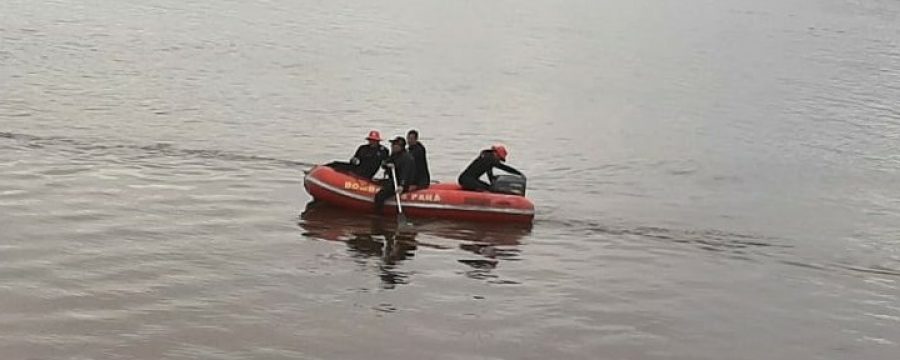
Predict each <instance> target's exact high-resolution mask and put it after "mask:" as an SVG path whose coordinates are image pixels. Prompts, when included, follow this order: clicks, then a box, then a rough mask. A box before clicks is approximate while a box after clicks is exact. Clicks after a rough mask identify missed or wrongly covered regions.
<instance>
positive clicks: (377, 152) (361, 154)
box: [327, 130, 388, 179]
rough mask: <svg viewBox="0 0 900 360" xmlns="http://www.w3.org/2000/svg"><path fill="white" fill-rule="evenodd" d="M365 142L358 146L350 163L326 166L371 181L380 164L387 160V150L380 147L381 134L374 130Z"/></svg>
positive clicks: (333, 163) (334, 163) (337, 162)
mask: <svg viewBox="0 0 900 360" xmlns="http://www.w3.org/2000/svg"><path fill="white" fill-rule="evenodd" d="M366 140H367V141H368V142H369V143H368V144H363V145H360V146H359V148H357V149H356V153H355V154H353V158H352V159H350V162H341V161H335V162H332V163H330V164H328V165H327V166H328V167H331V168H333V169H335V170H337V171H341V172H346V173H352V174H356V175H358V176H361V177H364V178H366V179H372V178H373V177H374V176H375V174H377V173H378V168H379V167H381V164H382V163H383V162H384V161H385V160H387V159H388V149H387V148H386V147H384V146H382V145H381V134H380V133H379V132H378V131H376V130H372V131H370V132H369V136H367V137H366Z"/></svg>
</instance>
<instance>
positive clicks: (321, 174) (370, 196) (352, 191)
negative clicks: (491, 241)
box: [303, 166, 534, 223]
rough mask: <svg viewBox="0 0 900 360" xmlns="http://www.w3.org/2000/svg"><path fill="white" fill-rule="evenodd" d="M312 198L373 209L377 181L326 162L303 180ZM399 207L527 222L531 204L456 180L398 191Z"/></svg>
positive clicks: (389, 206) (425, 213)
mask: <svg viewBox="0 0 900 360" xmlns="http://www.w3.org/2000/svg"><path fill="white" fill-rule="evenodd" d="M303 184H304V187H305V188H306V191H307V192H309V194H310V195H312V197H313V199H315V200H316V201H320V202H323V203H327V204H331V205H333V206H336V207H339V208H343V209H346V210H349V211H353V212H357V213H369V214H373V213H374V197H375V194H376V193H377V192H378V191H379V190H381V186H380V185H379V184H376V183H373V182H371V181H369V180H367V179H363V178H360V177H356V176H353V175H349V174H344V173H341V172H338V171H335V170H334V169H332V168H330V167H327V166H316V167H314V168H313V169H312V170H310V171H309V172H308V173H307V174H306V178H305V179H304V181H303ZM400 201H401V203H402V205H403V211H404V212H405V213H406V214H407V216H409V217H427V218H442V219H454V220H466V221H485V222H503V223H510V222H515V223H530V222H532V221H533V220H534V204H533V203H532V202H531V201H530V200H528V199H527V198H525V197H522V196H516V195H506V194H495V193H488V192H475V191H465V190H462V189H461V188H460V187H459V185H457V184H435V185H432V186H431V187H429V188H428V189H423V190H418V191H413V192H410V193H405V194H402V195H401V197H400ZM396 213H397V205H396V203H395V202H394V201H393V200H389V201H387V202H386V203H385V214H391V215H396Z"/></svg>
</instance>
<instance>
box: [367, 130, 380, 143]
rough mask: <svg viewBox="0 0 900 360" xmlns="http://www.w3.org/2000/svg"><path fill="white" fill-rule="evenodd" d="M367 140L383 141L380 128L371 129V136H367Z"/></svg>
mask: <svg viewBox="0 0 900 360" xmlns="http://www.w3.org/2000/svg"><path fill="white" fill-rule="evenodd" d="M366 140H374V141H381V133H380V132H378V130H372V131H369V136H368V137H366Z"/></svg>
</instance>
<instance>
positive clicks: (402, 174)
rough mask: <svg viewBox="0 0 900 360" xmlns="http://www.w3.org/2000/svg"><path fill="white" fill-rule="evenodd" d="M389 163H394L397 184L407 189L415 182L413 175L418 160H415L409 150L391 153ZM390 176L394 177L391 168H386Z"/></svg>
mask: <svg viewBox="0 0 900 360" xmlns="http://www.w3.org/2000/svg"><path fill="white" fill-rule="evenodd" d="M387 163H388V164H394V170H395V171H396V172H397V186H399V187H401V188H403V189H406V188H407V187H409V186H410V185H414V184H413V175H414V174H415V173H416V162H415V161H414V160H413V157H412V155H410V154H409V151H406V150H403V151H402V152H400V153H398V154H391V157H390V158H389V159H388V161H387ZM385 172H386V173H387V174H388V178H389V180H390V178H393V177H394V174H392V172H391V170H389V169H387V168H385Z"/></svg>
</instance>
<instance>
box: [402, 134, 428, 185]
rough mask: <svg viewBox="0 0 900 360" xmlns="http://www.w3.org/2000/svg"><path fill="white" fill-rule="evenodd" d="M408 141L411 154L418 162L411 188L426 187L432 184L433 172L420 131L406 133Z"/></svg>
mask: <svg viewBox="0 0 900 360" xmlns="http://www.w3.org/2000/svg"><path fill="white" fill-rule="evenodd" d="M406 141H407V143H408V144H409V150H407V151H409V154H410V155H412V157H413V161H415V163H416V172H415V173H414V174H413V181H412V184H413V185H412V186H411V190H418V189H425V188H427V187H428V186H429V185H431V173H430V172H429V171H428V156H427V154H426V151H425V146H424V145H422V143H421V142H419V131H417V130H410V131H409V132H408V133H406Z"/></svg>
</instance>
